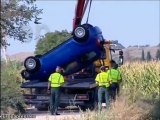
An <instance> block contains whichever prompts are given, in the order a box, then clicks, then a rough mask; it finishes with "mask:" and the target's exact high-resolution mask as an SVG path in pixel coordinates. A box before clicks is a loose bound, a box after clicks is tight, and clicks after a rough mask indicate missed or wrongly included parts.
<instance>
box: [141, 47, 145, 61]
mask: <svg viewBox="0 0 160 120" xmlns="http://www.w3.org/2000/svg"><path fill="white" fill-rule="evenodd" d="M141 59H142V60H145V57H144V50H143V49H142V58H141Z"/></svg>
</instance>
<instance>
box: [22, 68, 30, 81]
mask: <svg viewBox="0 0 160 120" xmlns="http://www.w3.org/2000/svg"><path fill="white" fill-rule="evenodd" d="M21 76H22V78H24V79H28V78H29V77H30V73H29V72H28V71H27V70H22V72H21Z"/></svg>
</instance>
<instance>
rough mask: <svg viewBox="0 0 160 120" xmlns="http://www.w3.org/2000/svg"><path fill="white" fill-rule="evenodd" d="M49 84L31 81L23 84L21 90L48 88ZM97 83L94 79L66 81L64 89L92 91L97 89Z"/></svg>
mask: <svg viewBox="0 0 160 120" xmlns="http://www.w3.org/2000/svg"><path fill="white" fill-rule="evenodd" d="M47 86H48V82H41V81H38V80H37V81H31V82H25V83H22V85H21V88H47ZM96 86H97V85H96V83H95V81H94V79H93V78H85V79H67V80H65V82H64V84H63V86H62V88H71V89H74V88H78V89H81V88H82V89H88V88H89V89H92V88H94V87H96Z"/></svg>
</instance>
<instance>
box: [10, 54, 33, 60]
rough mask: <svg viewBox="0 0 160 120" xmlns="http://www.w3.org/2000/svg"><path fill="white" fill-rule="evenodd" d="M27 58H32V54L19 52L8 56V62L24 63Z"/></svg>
mask: <svg viewBox="0 0 160 120" xmlns="http://www.w3.org/2000/svg"><path fill="white" fill-rule="evenodd" d="M28 56H34V53H33V52H20V53H17V54H13V55H10V56H8V58H9V59H10V60H17V61H21V62H22V61H24V60H25V59H26V58H27V57H28Z"/></svg>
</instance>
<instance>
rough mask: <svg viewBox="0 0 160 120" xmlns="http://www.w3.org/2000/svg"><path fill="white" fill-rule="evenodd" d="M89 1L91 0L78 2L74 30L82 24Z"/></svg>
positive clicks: (79, 0)
mask: <svg viewBox="0 0 160 120" xmlns="http://www.w3.org/2000/svg"><path fill="white" fill-rule="evenodd" d="M88 1H89V0H77V5H76V8H75V17H74V19H73V30H74V28H75V27H76V26H77V25H80V24H81V21H82V18H83V15H84V13H85V10H86V8H87V5H88Z"/></svg>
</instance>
